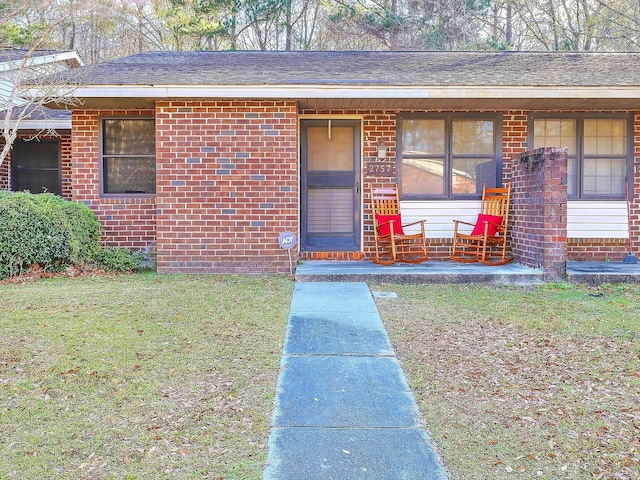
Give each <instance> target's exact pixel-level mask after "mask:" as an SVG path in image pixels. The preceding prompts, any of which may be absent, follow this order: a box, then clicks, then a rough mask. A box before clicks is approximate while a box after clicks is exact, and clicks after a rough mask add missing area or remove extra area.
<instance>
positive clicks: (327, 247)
mask: <svg viewBox="0 0 640 480" xmlns="http://www.w3.org/2000/svg"><path fill="white" fill-rule="evenodd" d="M300 127H301V129H300V134H301V138H300V139H301V187H302V190H301V219H300V220H301V221H300V226H301V232H300V233H301V236H300V237H301V238H300V244H301V248H302V250H303V251H357V250H359V249H360V228H361V220H360V122H359V121H358V120H302V121H301V124H300Z"/></svg>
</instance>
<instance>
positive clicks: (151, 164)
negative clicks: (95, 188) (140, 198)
mask: <svg viewBox="0 0 640 480" xmlns="http://www.w3.org/2000/svg"><path fill="white" fill-rule="evenodd" d="M103 169H104V171H103V178H104V193H156V160H155V158H150V157H114V158H109V157H105V158H104V159H103Z"/></svg>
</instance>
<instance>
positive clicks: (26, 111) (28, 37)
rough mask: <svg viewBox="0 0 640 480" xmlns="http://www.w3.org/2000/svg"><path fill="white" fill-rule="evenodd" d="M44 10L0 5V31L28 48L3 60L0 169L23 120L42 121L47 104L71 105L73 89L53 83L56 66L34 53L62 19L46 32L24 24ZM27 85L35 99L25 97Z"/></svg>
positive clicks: (37, 6) (37, 3) (24, 5)
mask: <svg viewBox="0 0 640 480" xmlns="http://www.w3.org/2000/svg"><path fill="white" fill-rule="evenodd" d="M47 7H48V5H47V4H43V2H41V1H33V2H24V3H21V4H20V5H19V7H16V6H11V4H0V12H1V13H2V14H3V18H4V21H3V24H2V25H1V26H2V27H3V28H2V30H3V31H13V32H16V33H17V38H19V39H20V42H21V44H24V45H28V46H27V47H25V48H23V49H22V50H12V51H11V52H12V53H13V54H14V55H13V56H9V57H7V59H6V60H7V61H6V62H4V64H3V65H4V68H3V71H2V72H1V73H2V78H1V79H0V83H1V85H0V86H1V87H2V92H0V102H1V103H0V112H2V114H3V115H4V117H3V118H2V138H3V140H4V144H3V146H2V150H1V151H0V166H2V164H3V162H4V160H5V158H6V157H7V156H8V154H9V152H10V151H11V147H12V145H13V142H14V141H15V139H16V138H17V136H18V131H19V129H20V124H21V122H22V121H24V120H25V119H27V118H36V117H40V118H41V117H43V116H44V117H46V115H47V111H46V109H45V108H44V105H46V104H49V103H50V102H61V101H63V99H65V101H66V102H67V103H68V102H69V101H71V102H72V101H73V100H68V99H70V98H73V97H72V95H70V93H71V92H72V90H74V89H75V87H73V86H70V85H68V84H66V83H65V82H61V81H56V80H55V78H56V77H55V75H54V74H55V69H56V66H54V65H53V64H50V63H45V62H42V61H41V59H42V56H41V55H39V54H38V53H37V52H38V50H39V49H40V48H41V47H42V46H43V45H44V44H45V41H46V40H47V38H48V37H49V35H50V34H51V32H52V31H53V30H54V29H55V28H56V27H57V26H58V25H59V24H60V23H62V22H63V21H64V18H59V19H58V20H56V21H54V22H51V23H49V24H48V26H47V27H46V28H42V26H41V24H39V23H38V24H37V27H35V28H30V27H29V26H28V23H27V22H25V19H26V18H28V17H29V15H31V14H33V13H34V10H37V9H46V8H47ZM40 13H44V12H40ZM28 84H30V87H32V88H33V87H36V89H37V91H38V92H39V93H38V96H37V99H36V98H30V97H29V95H28V94H27V85H28ZM36 136H37V134H36Z"/></svg>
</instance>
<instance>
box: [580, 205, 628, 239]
mask: <svg viewBox="0 0 640 480" xmlns="http://www.w3.org/2000/svg"><path fill="white" fill-rule="evenodd" d="M567 237H569V238H629V233H628V230H627V204H626V202H624V201H622V202H619V201H616V202H609V201H607V202H604V201H601V202H568V203H567Z"/></svg>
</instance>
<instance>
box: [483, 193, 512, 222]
mask: <svg viewBox="0 0 640 480" xmlns="http://www.w3.org/2000/svg"><path fill="white" fill-rule="evenodd" d="M510 202H511V183H507V184H506V185H505V186H504V187H500V188H487V186H486V185H485V186H484V188H483V191H482V205H481V208H480V211H481V213H485V214H487V215H499V216H501V217H502V225H503V226H504V227H506V225H507V224H508V222H509V204H510Z"/></svg>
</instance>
